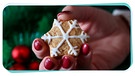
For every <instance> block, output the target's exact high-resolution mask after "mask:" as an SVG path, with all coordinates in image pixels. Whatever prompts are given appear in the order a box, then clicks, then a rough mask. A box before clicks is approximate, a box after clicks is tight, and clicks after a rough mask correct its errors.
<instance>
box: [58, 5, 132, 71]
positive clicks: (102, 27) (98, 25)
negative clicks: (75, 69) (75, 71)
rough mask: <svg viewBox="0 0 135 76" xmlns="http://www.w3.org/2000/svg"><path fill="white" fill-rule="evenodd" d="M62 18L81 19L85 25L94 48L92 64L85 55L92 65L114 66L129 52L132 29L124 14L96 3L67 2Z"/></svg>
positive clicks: (83, 26)
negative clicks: (115, 12)
mask: <svg viewBox="0 0 135 76" xmlns="http://www.w3.org/2000/svg"><path fill="white" fill-rule="evenodd" d="M58 19H59V20H70V19H77V20H78V22H79V25H80V27H81V29H82V30H84V31H86V32H87V33H88V34H89V35H90V37H91V38H90V42H89V46H91V48H92V49H93V55H92V61H91V64H90V63H87V62H85V61H87V59H85V58H84V59H83V60H84V63H87V64H89V65H90V66H91V68H90V69H113V68H115V67H116V66H118V65H119V64H120V63H122V62H123V60H124V59H125V58H126V56H127V55H128V54H129V50H130V48H129V46H130V32H129V28H128V27H127V26H128V25H127V24H126V23H125V22H124V20H123V19H122V18H121V17H120V16H113V15H112V14H111V13H109V12H107V11H104V10H101V9H98V8H94V7H85V6H84V7H78V6H76V7H73V6H66V7H65V8H64V9H63V10H62V12H61V13H59V14H58ZM79 66H84V64H80V65H79ZM86 66H88V65H86ZM88 67H89V66H88Z"/></svg>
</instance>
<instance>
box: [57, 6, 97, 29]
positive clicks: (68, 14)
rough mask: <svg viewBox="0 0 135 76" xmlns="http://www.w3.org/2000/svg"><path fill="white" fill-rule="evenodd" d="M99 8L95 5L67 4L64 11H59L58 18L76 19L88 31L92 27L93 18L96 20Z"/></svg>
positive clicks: (64, 19)
mask: <svg viewBox="0 0 135 76" xmlns="http://www.w3.org/2000/svg"><path fill="white" fill-rule="evenodd" d="M97 11H98V10H97V9H96V8H93V7H86V6H66V7H64V8H63V10H62V12H60V13H58V15H57V19H58V20H60V21H61V20H62V21H66V20H71V19H76V20H77V21H78V24H79V26H80V27H81V29H82V30H84V31H85V32H88V31H89V30H90V28H91V24H92V22H94V21H93V20H96V19H94V18H96V17H95V16H96V14H95V13H96V12H97Z"/></svg>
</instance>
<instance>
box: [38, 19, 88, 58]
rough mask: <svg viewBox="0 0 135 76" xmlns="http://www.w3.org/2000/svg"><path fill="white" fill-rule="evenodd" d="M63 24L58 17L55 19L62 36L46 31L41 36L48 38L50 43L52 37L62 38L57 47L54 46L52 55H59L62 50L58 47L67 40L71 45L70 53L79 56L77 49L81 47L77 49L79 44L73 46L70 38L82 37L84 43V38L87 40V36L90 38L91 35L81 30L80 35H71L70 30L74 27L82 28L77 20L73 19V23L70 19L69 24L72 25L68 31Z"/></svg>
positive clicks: (44, 38)
mask: <svg viewBox="0 0 135 76" xmlns="http://www.w3.org/2000/svg"><path fill="white" fill-rule="evenodd" d="M61 24H62V22H59V21H57V20H56V19H54V23H53V25H55V26H57V27H58V28H59V29H60V31H61V33H62V36H50V34H49V33H46V34H44V35H43V36H42V37H41V38H42V39H43V40H45V41H46V40H48V44H49V43H50V41H51V39H54V38H62V40H61V42H60V43H59V44H58V45H57V47H56V48H52V49H51V50H52V51H51V57H53V56H57V53H60V51H59V50H58V48H59V47H60V46H61V45H62V44H63V43H64V41H66V42H67V43H68V45H69V47H70V49H69V51H68V54H74V55H75V56H77V52H76V50H80V49H77V46H74V47H73V46H72V45H71V43H70V42H69V40H68V39H69V38H80V39H81V41H82V43H84V40H86V39H87V38H89V36H87V35H86V33H84V31H82V32H81V34H80V35H78V36H69V33H70V31H71V30H72V29H73V28H80V27H79V26H77V25H76V24H77V20H72V24H71V23H70V22H69V21H68V24H69V26H70V28H69V29H68V31H67V32H66V33H65V32H64V30H63V29H62V27H61Z"/></svg>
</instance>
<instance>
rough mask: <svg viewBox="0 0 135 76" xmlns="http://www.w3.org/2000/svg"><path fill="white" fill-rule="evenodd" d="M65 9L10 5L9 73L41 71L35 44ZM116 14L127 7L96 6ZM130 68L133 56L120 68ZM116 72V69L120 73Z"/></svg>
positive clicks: (6, 17)
mask: <svg viewBox="0 0 135 76" xmlns="http://www.w3.org/2000/svg"><path fill="white" fill-rule="evenodd" d="M63 7H64V6H7V7H5V8H4V10H3V66H4V68H6V69H7V70H38V66H39V63H40V61H41V60H40V59H37V58H36V56H35V55H34V53H33V52H32V49H31V48H32V46H31V45H32V41H33V40H34V39H35V38H40V37H41V36H42V35H43V34H44V33H46V32H47V31H49V30H50V29H51V27H52V23H53V20H54V18H57V14H58V13H59V12H60V11H61V10H62V8H63ZM93 7H98V8H101V9H105V10H107V11H109V12H112V11H113V10H114V9H116V8H120V9H128V8H127V7H125V6H93ZM129 66H130V55H129V56H128V57H127V59H126V60H125V61H124V62H123V63H122V64H121V65H120V66H118V67H116V69H117V70H122V69H123V70H124V69H127V68H128V67H129ZM116 69H115V70H116Z"/></svg>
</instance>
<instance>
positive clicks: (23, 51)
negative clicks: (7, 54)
mask: <svg viewBox="0 0 135 76" xmlns="http://www.w3.org/2000/svg"><path fill="white" fill-rule="evenodd" d="M29 56H30V50H29V48H28V47H27V46H24V45H18V46H16V47H14V49H13V50H12V58H13V59H14V60H15V61H16V62H17V63H23V62H26V61H27V60H28V59H29Z"/></svg>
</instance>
